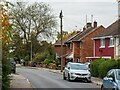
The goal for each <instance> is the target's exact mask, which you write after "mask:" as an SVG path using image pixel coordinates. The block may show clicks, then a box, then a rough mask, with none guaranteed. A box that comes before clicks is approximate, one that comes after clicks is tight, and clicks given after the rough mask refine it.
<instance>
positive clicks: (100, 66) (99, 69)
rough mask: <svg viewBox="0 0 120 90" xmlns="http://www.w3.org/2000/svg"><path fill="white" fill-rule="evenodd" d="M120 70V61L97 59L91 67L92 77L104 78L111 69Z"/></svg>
mask: <svg viewBox="0 0 120 90" xmlns="http://www.w3.org/2000/svg"><path fill="white" fill-rule="evenodd" d="M116 68H117V69H120V59H117V60H115V59H102V58H101V59H97V60H95V61H93V62H92V64H91V65H90V71H91V74H92V76H94V77H100V78H103V77H105V75H106V74H107V72H108V71H109V70H110V69H116Z"/></svg>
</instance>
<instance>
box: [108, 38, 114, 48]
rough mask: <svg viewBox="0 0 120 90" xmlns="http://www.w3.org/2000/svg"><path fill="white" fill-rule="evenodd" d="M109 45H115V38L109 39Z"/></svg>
mask: <svg viewBox="0 0 120 90" xmlns="http://www.w3.org/2000/svg"><path fill="white" fill-rule="evenodd" d="M109 47H114V38H110V39H109Z"/></svg>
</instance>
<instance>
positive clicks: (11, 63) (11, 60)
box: [10, 58, 16, 73]
mask: <svg viewBox="0 0 120 90" xmlns="http://www.w3.org/2000/svg"><path fill="white" fill-rule="evenodd" d="M10 67H11V72H12V73H16V62H15V60H14V58H10Z"/></svg>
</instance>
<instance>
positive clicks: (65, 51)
mask: <svg viewBox="0 0 120 90" xmlns="http://www.w3.org/2000/svg"><path fill="white" fill-rule="evenodd" d="M54 47H55V53H57V54H58V56H60V55H61V46H60V45H55V46H54ZM66 53H67V47H66V45H64V46H63V55H65V54H66ZM60 60H61V59H60V58H59V61H60ZM60 62H61V61H60ZM63 66H65V56H64V57H63Z"/></svg>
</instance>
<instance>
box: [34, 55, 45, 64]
mask: <svg viewBox="0 0 120 90" xmlns="http://www.w3.org/2000/svg"><path fill="white" fill-rule="evenodd" d="M45 58H46V53H40V54H38V55H36V56H35V58H33V61H36V62H42V61H44V60H45Z"/></svg>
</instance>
